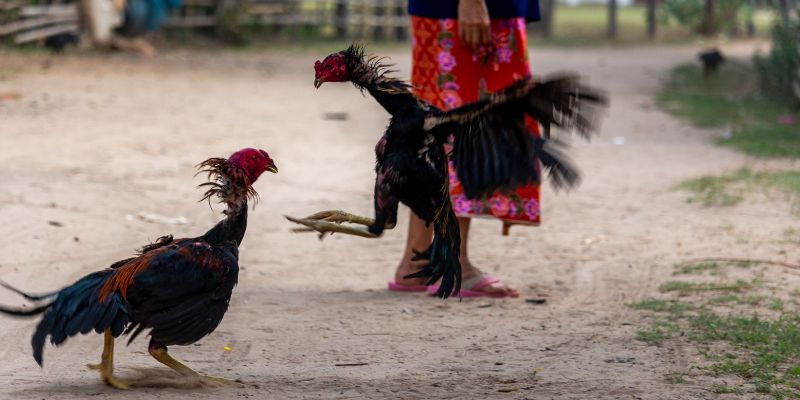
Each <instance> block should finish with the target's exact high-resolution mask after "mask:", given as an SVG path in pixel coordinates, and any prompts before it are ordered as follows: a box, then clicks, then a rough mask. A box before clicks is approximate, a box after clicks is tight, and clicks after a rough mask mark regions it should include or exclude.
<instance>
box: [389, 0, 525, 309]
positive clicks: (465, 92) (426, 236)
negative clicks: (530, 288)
mask: <svg viewBox="0 0 800 400" xmlns="http://www.w3.org/2000/svg"><path fill="white" fill-rule="evenodd" d="M408 9H409V14H410V15H411V28H412V51H413V61H412V62H413V66H412V79H411V80H412V85H413V87H414V90H415V93H416V94H417V95H418V96H419V97H420V98H422V99H424V100H426V101H428V102H430V103H431V104H433V105H435V106H437V107H439V108H442V109H448V110H449V109H452V108H456V107H459V106H461V105H463V104H466V103H469V102H472V101H476V100H478V99H480V98H483V97H484V96H487V95H488V94H490V93H492V92H494V91H497V90H500V89H503V88H504V87H506V86H508V85H510V84H511V83H513V82H514V81H515V80H518V79H521V78H523V77H526V76H528V75H530V72H531V71H530V67H529V64H528V51H527V36H526V29H525V23H526V21H527V20H536V19H538V17H539V5H538V2H537V1H535V0H533V1H531V0H491V1H486V0H410V1H409V6H408ZM527 124H528V127H529V128H530V130H531V134H532V135H538V134H539V127H538V125H537V124H536V123H535V121H533V120H530V119H529V120H528V121H527ZM449 168H450V171H449V175H450V196H451V200H452V202H453V208H454V210H455V212H456V214H457V215H458V216H459V227H460V229H461V254H460V260H461V268H462V281H463V284H462V290H461V295H462V296H463V297H478V296H489V297H517V296H519V292H518V291H517V290H516V289H514V288H512V287H511V286H509V285H507V284H505V283H503V282H501V281H500V280H499V279H497V278H495V277H493V276H490V275H488V274H485V273H484V272H482V271H481V270H480V269H478V267H477V266H475V265H474V264H473V263H472V262H471V260H470V258H469V253H468V251H467V250H468V243H469V242H468V237H469V230H470V229H469V228H470V221H471V218H472V217H478V216H491V217H495V218H499V219H501V220H502V221H503V223H504V233H506V232H507V228H508V226H510V224H519V223H523V224H532V225H535V224H538V223H539V222H540V213H539V187H538V185H528V186H524V187H520V188H517V189H516V191H515V192H514V193H512V194H510V195H507V196H502V195H499V194H495V195H493V196H491V197H489V198H486V199H476V200H470V199H467V198H466V197H465V196H464V194H463V192H462V189H461V187H460V183H459V182H458V178H457V177H456V172H455V170H454V168H453V165H452V163H451V164H450V167H449ZM432 235H433V233H432V230H431V228H429V227H426V226H425V222H424V221H423V220H422V219H420V218H419V217H417V216H416V215H414V214H413V213H412V214H411V220H410V223H409V229H408V238H407V241H406V248H405V251H404V252H403V255H402V259H401V261H400V264H399V265H398V267H397V269H396V271H395V276H394V280H393V281H390V282H389V290H392V291H399V292H417V291H425V290H428V293H429V294H431V293H435V286H431V287H428V288H427V289H426V287H425V286H424V285H423V284H424V281H423V280H421V279H404V278H403V277H404V276H405V275H408V274H410V273H413V272H416V271H417V270H419V269H420V268H421V267H422V265H421V262H420V261H415V260H414V255H415V253H414V251H415V250H416V251H419V250H424V249H426V248H428V246H429V245H430V243H431V240H432Z"/></svg>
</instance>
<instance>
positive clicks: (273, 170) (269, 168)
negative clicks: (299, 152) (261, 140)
mask: <svg viewBox="0 0 800 400" xmlns="http://www.w3.org/2000/svg"><path fill="white" fill-rule="evenodd" d="M267 171H269V172H272V173H273V174H277V173H278V167H276V166H275V165H270V166H269V167H267Z"/></svg>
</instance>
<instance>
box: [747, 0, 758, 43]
mask: <svg viewBox="0 0 800 400" xmlns="http://www.w3.org/2000/svg"><path fill="white" fill-rule="evenodd" d="M748 3H749V6H750V10H748V15H747V37H749V38H754V37H756V23H755V19H756V18H755V13H756V0H748Z"/></svg>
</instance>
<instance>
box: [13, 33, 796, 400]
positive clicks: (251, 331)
mask: <svg viewBox="0 0 800 400" xmlns="http://www.w3.org/2000/svg"><path fill="white" fill-rule="evenodd" d="M331 50H333V49H331ZM746 50H747V49H744V48H740V49H729V50H728V51H729V52H732V53H736V52H737V51H738V52H739V53H740V54H746V53H745V51H746ZM693 53H694V49H690V48H649V49H647V48H638V49H636V48H634V49H612V48H608V49H574V50H573V49H568V50H561V49H545V50H538V51H534V52H533V63H534V66H535V70H536V72H537V73H545V72H547V71H554V70H557V69H563V68H567V69H571V70H576V71H580V72H582V73H584V74H586V75H587V76H588V77H589V78H590V81H591V83H592V84H594V85H597V86H601V87H604V88H606V89H607V90H608V91H609V92H610V94H611V98H612V107H611V110H610V113H609V118H608V119H607V120H606V122H605V124H604V127H603V131H602V134H601V136H600V137H598V138H597V139H596V140H594V141H593V142H592V143H591V144H583V143H576V147H575V150H576V151H575V153H576V156H575V158H576V160H577V161H578V162H579V163H580V165H582V167H583V169H584V172H585V180H584V183H583V185H582V186H581V187H580V188H579V189H578V190H575V191H573V192H572V193H553V192H552V190H550V188H549V187H548V188H546V189H545V190H544V195H543V212H544V214H543V215H544V222H543V225H542V226H541V227H539V228H525V227H516V228H513V229H512V234H511V236H510V237H502V236H500V225H499V223H497V222H495V221H488V220H480V221H477V222H476V223H474V224H473V227H474V231H473V233H474V236H473V241H472V243H473V245H472V248H471V252H472V254H473V258H474V260H475V261H476V262H477V263H479V265H480V266H482V268H484V269H485V270H486V271H488V272H490V273H492V274H496V275H498V276H500V277H502V278H503V279H505V280H506V281H508V282H509V283H510V284H512V285H515V286H516V287H518V288H519V289H520V290H521V292H522V297H521V298H520V299H516V300H498V301H494V300H480V299H479V300H464V301H463V302H458V301H457V300H449V301H445V302H442V301H438V300H434V299H432V298H427V297H425V296H423V295H401V294H393V293H389V292H387V291H386V290H384V288H385V285H386V281H387V280H388V279H389V278H391V277H392V272H393V268H394V267H395V265H396V263H397V262H398V257H399V255H400V252H401V250H402V247H403V240H404V233H405V229H406V226H405V222H406V214H405V213H406V211H405V210H404V211H403V214H402V215H401V218H400V221H401V224H400V226H398V227H397V228H396V229H395V230H394V231H390V232H387V234H386V235H385V237H384V238H382V239H381V240H378V241H370V240H366V239H361V238H353V237H341V236H340V237H332V238H328V239H326V240H325V241H323V242H320V241H318V240H316V238H315V237H314V236H311V235H306V236H303V235H294V234H291V233H289V228H290V225H289V224H288V223H287V222H286V221H285V220H283V218H282V215H283V214H291V215H298V216H301V215H305V214H308V213H311V212H314V211H318V210H321V209H329V208H341V209H346V210H349V211H353V212H357V213H362V214H367V215H368V214H369V213H370V212H371V209H370V207H371V195H372V182H373V179H374V175H373V172H372V166H373V162H374V161H373V153H372V152H373V146H374V143H375V141H376V140H377V138H378V137H379V134H380V133H381V132H382V129H383V127H384V126H385V125H386V122H387V119H386V114H385V113H384V112H383V111H382V110H381V109H380V108H379V107H378V105H377V104H376V103H375V102H374V101H373V100H372V99H370V98H366V97H363V96H362V95H361V94H360V93H359V92H358V91H357V90H355V89H353V88H352V87H350V86H349V85H326V86H323V87H322V88H321V89H320V90H319V91H315V90H314V89H313V87H312V79H313V77H312V68H311V67H312V64H313V61H314V60H315V59H316V57H318V56H321V55H322V54H320V55H316V54H306V55H296V54H284V55H271V54H249V53H225V54H222V55H220V54H205V53H189V52H173V53H167V54H162V55H161V56H159V57H158V58H156V59H153V60H138V59H133V58H130V57H127V56H114V57H111V58H104V57H101V56H80V57H79V56H67V57H64V58H56V59H52V60H48V57H46V56H44V55H37V54H33V55H30V54H28V55H20V54H9V53H0V93H3V92H6V93H8V92H14V93H19V95H20V96H21V98H20V99H18V100H6V101H0V164H1V165H3V170H4V171H3V172H4V174H3V190H2V191H0V204H2V206H0V235H2V237H3V239H4V240H2V241H1V242H0V254H2V257H1V258H0V278H2V279H3V280H5V281H7V282H10V283H13V284H15V285H19V286H20V287H23V288H27V289H30V290H32V291H46V290H50V289H55V288H58V287H60V286H62V285H64V284H65V283H68V282H71V281H73V280H75V279H77V278H78V277H80V276H82V275H84V274H86V273H88V272H90V271H92V270H95V269H98V268H102V267H105V266H106V265H108V264H110V263H111V262H112V261H115V260H117V259H120V258H122V257H126V256H127V255H129V254H130V253H131V252H132V251H133V250H134V249H135V248H137V247H139V246H141V245H143V244H145V243H147V242H148V241H149V240H153V239H155V238H157V237H158V236H161V235H163V234H167V233H173V234H175V235H176V236H184V235H195V234H200V233H202V232H205V230H206V229H207V228H208V227H210V226H211V225H212V224H213V223H214V222H215V221H216V220H217V219H218V218H219V209H218V208H216V209H215V210H210V209H209V207H208V206H207V205H205V204H202V203H197V202H196V200H197V199H199V197H200V192H199V191H197V190H196V189H195V185H197V184H198V183H200V182H201V179H202V178H201V177H196V178H192V176H193V174H194V169H193V165H194V164H195V163H197V162H199V161H201V160H203V159H205V158H207V157H209V156H227V155H228V154H229V153H230V152H232V151H233V150H236V149H238V148H240V147H244V146H256V147H262V148H264V149H267V150H268V151H269V152H270V154H271V155H272V156H273V157H274V158H275V159H276V161H277V163H278V167H279V168H280V171H281V172H280V174H278V175H276V176H272V175H270V176H265V177H264V178H263V179H262V180H261V181H259V182H258V183H257V185H256V188H257V189H258V191H259V192H260V194H261V198H262V202H261V203H260V204H259V205H258V206H257V207H256V209H255V211H254V212H253V213H252V214H251V218H250V225H249V228H248V235H247V237H246V239H245V242H244V244H243V246H242V248H241V264H242V265H243V270H242V272H241V275H240V283H239V286H238V288H237V289H236V291H235V292H234V297H233V301H232V306H231V309H230V311H229V312H228V315H227V316H226V317H225V320H224V321H223V322H222V325H221V326H220V327H219V329H218V330H217V331H216V332H214V333H213V334H212V335H211V336H209V337H208V338H207V339H205V340H204V341H202V342H201V343H199V344H197V345H195V346H189V347H182V348H181V347H175V348H173V349H171V350H172V353H173V354H174V355H175V356H176V357H177V358H180V359H183V360H185V361H186V362H187V363H188V364H189V365H191V366H193V367H195V368H197V369H198V370H200V371H201V372H203V373H208V374H212V375H220V376H226V377H230V378H236V379H240V380H241V381H243V382H244V384H242V385H238V386H232V387H223V388H215V389H197V388H185V387H181V385H179V384H177V383H174V382H173V383H170V382H167V383H164V382H161V384H159V382H158V381H159V379H157V378H159V377H160V375H162V372H164V371H165V369H164V368H162V367H160V366H159V365H157V363H156V362H155V361H154V360H152V359H151V358H150V357H149V355H148V354H147V352H146V340H145V339H143V338H140V339H139V340H137V341H136V342H134V343H133V344H132V345H131V346H129V347H124V346H118V351H117V356H116V362H117V371H118V373H119V374H120V375H122V376H123V377H124V376H129V377H133V376H136V375H138V374H145V375H148V376H150V379H151V380H152V381H153V382H152V385H151V386H166V387H144V388H137V389H134V390H129V391H126V392H117V391H115V390H113V389H110V388H107V387H105V386H103V385H102V383H101V382H100V380H99V379H98V376H97V374H96V373H94V372H92V371H88V370H87V369H86V368H85V367H84V365H85V364H86V363H89V362H96V361H98V358H99V356H100V352H101V346H102V340H101V339H100V337H99V336H96V335H91V336H83V337H78V338H74V339H71V340H69V341H68V342H67V344H66V345H65V346H63V347H61V348H58V349H55V348H52V347H48V348H47V350H46V352H45V366H44V369H40V368H38V367H37V366H36V364H35V362H34V361H33V359H32V357H31V355H30V347H29V341H30V335H31V332H32V329H33V327H34V325H35V322H34V321H30V320H11V319H5V318H4V319H0V341H2V343H5V345H4V346H3V347H2V349H0V357H1V359H2V360H3V361H2V362H1V363H0V398H14V399H55V398H57V399H79V398H80V399H82V398H86V397H87V396H90V395H91V396H92V397H93V398H98V399H104V398H114V399H138V398H142V396H145V397H149V398H156V399H174V398H193V399H233V398H240V397H241V398H259V399H260V398H275V399H301V398H341V399H344V398H353V399H356V398H358V399H362V398H375V399H379V398H380V399H383V398H397V399H412V398H421V399H422V398H466V399H480V398H513V399H523V398H531V399H532V398H536V399H541V398H574V399H582V398H604V399H605V398H643V399H680V398H702V397H706V396H711V395H710V394H709V392H708V391H706V389H705V388H704V387H703V386H702V385H692V384H689V385H674V384H670V383H668V382H667V380H666V379H665V376H666V375H667V374H669V373H671V372H676V371H683V370H685V369H687V368H688V365H690V363H691V362H692V359H693V357H696V354H695V353H694V352H693V350H692V349H691V348H686V349H685V351H681V352H677V353H676V352H672V351H670V352H668V351H665V350H663V349H661V348H658V347H649V346H647V345H645V344H643V343H640V342H637V341H636V340H634V336H635V335H634V333H635V331H636V329H637V324H639V323H640V322H641V321H640V319H641V317H640V316H639V315H638V314H637V313H636V312H634V311H631V310H630V309H629V308H628V307H627V306H626V305H627V304H629V303H631V302H633V301H635V300H637V299H641V298H644V297H647V296H649V295H652V294H653V293H656V292H657V287H658V285H659V284H660V283H661V282H663V281H664V280H665V279H667V277H668V276H669V275H670V273H671V271H672V265H673V264H674V263H676V262H678V261H680V260H684V259H687V258H693V257H700V256H707V255H731V256H736V255H748V256H761V257H781V256H776V255H777V254H779V252H780V250H782V247H781V246H783V245H782V244H780V243H777V242H776V241H774V240H773V239H774V237H775V235H777V234H779V233H780V232H782V231H783V230H784V229H786V228H788V227H790V226H792V225H796V223H795V221H794V220H792V219H791V218H787V216H788V215H789V206H788V205H786V204H783V203H781V202H779V201H777V200H771V199H767V198H763V199H762V198H759V197H756V198H755V199H749V200H748V201H746V202H744V203H742V204H741V205H739V206H736V207H734V208H726V209H718V208H702V207H700V206H698V205H696V204H689V203H687V202H686V201H685V200H686V197H687V195H686V194H685V193H682V192H679V191H675V190H673V187H674V186H675V185H676V184H677V183H678V182H680V181H681V180H684V179H687V178H692V177H696V176H699V175H703V174H710V173H722V172H727V171H730V170H733V169H736V168H739V167H741V166H743V165H755V164H758V162H757V161H755V160H753V159H750V158H748V157H746V156H743V155H740V154H738V153H734V152H732V151H730V150H726V149H723V148H720V147H717V146H715V145H713V144H712V141H711V138H712V137H713V135H715V134H718V133H719V132H709V131H700V130H697V129H694V128H692V127H690V126H688V125H687V124H686V123H684V122H683V121H679V120H676V119H674V118H672V117H669V116H667V115H666V114H664V113H663V112H661V111H659V110H657V109H656V108H655V106H654V105H653V101H652V95H653V93H654V91H655V90H656V89H657V87H658V84H659V79H661V78H662V77H663V76H664V74H665V73H666V72H667V71H668V70H669V68H670V67H671V66H672V65H674V64H676V63H680V62H685V61H688V60H691V58H692V57H693ZM393 60H394V61H395V62H396V63H398V64H399V66H400V67H401V70H402V72H401V73H402V74H407V71H408V64H409V58H408V56H406V55H403V54H395V55H394V57H393ZM330 112H337V113H346V114H347V115H348V116H349V119H347V120H346V121H336V120H326V119H324V118H323V115H324V114H325V113H330ZM623 141H624V144H619V143H622V142H623ZM615 143H616V144H615ZM784 165H785V164H784ZM141 212H145V213H151V214H159V215H163V216H167V217H178V216H183V217H185V218H186V220H187V221H188V223H186V224H184V225H171V224H168V223H151V222H146V221H144V220H142V219H140V218H139V217H138V216H137V215H139V214H140V213H141ZM55 225H59V226H55ZM743 241H744V243H747V245H746V246H743V245H742V243H743ZM783 257H785V256H783ZM531 297H546V298H547V304H546V305H532V304H528V303H525V302H524V299H525V298H531ZM0 302H3V303H10V304H20V302H19V300H18V299H17V298H16V297H14V296H13V295H11V294H9V293H7V292H5V291H2V292H0ZM226 346H227V347H230V348H231V350H229V351H226V350H224V349H223V348H224V347H226ZM616 357H621V358H631V357H632V358H633V359H634V360H633V362H626V363H613V362H612V363H609V362H606V361H607V360H613V359H615V358H616ZM341 363H367V364H368V365H365V366H336V364H341ZM534 370H537V371H538V372H537V373H536V374H534Z"/></svg>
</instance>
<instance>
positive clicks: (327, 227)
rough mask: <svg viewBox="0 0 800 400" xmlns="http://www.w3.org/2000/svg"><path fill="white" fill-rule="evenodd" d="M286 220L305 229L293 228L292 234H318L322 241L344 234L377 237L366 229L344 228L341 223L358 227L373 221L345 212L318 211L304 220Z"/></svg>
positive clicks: (288, 217)
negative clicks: (329, 235) (328, 236)
mask: <svg viewBox="0 0 800 400" xmlns="http://www.w3.org/2000/svg"><path fill="white" fill-rule="evenodd" d="M286 219H288V220H289V221H292V222H294V223H296V224H300V225H303V226H305V228H295V229H293V231H294V232H313V231H316V232H319V238H320V239H322V238H323V237H325V235H326V234H333V233H344V234H346V235H354V236H361V237H365V238H371V239H372V238H376V237H377V236H376V235H375V234H373V233H372V232H370V231H369V230H367V229H366V228H356V227H352V226H344V225H341V224H342V223H345V222H347V223H352V224H358V225H365V226H368V225H372V224H373V223H374V222H375V220H373V219H371V218H367V217H362V216H360V215H355V214H351V213H348V212H345V211H339V210H330V211H320V212H318V213H316V214H313V215H309V216H308V217H306V218H294V217H290V216H286Z"/></svg>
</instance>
